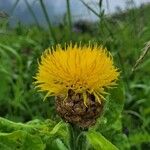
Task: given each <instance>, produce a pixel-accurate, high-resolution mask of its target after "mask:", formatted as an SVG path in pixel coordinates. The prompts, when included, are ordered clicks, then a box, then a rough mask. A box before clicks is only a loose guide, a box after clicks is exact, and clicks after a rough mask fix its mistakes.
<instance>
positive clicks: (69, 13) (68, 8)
mask: <svg viewBox="0 0 150 150" xmlns="http://www.w3.org/2000/svg"><path fill="white" fill-rule="evenodd" d="M66 1H67V17H68V25H69V32H70V36H71V32H72V19H71V11H70V0H66Z"/></svg>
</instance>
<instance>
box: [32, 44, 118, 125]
mask: <svg viewBox="0 0 150 150" xmlns="http://www.w3.org/2000/svg"><path fill="white" fill-rule="evenodd" d="M118 76H119V72H118V71H117V68H115V66H114V64H113V59H112V56H111V54H110V53H109V52H108V51H107V50H106V49H105V48H103V47H102V46H100V47H98V46H97V45H95V46H94V47H92V46H91V45H88V46H83V47H82V46H78V45H77V44H76V45H74V46H72V44H70V45H68V46H67V47H66V48H64V49H63V48H62V47H61V46H60V45H57V46H56V51H54V49H52V50H51V49H47V50H46V51H45V52H44V53H43V55H42V57H41V62H40V63H39V66H38V72H37V74H36V77H35V79H36V81H35V83H36V87H38V88H39V89H40V90H41V91H46V92H47V94H46V96H45V97H47V96H55V97H56V99H55V103H56V105H55V106H56V110H57V112H58V114H59V115H60V116H61V117H62V118H63V119H64V120H65V121H67V122H70V123H73V124H76V125H77V126H79V127H82V128H88V127H90V126H91V125H94V124H95V122H96V119H97V118H98V117H99V115H100V114H101V112H102V109H103V104H104V103H103V99H104V97H103V94H105V93H106V92H105V88H108V87H112V86H114V85H115V84H116V83H115V82H116V80H117V78H118Z"/></svg>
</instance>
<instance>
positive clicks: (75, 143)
mask: <svg viewBox="0 0 150 150" xmlns="http://www.w3.org/2000/svg"><path fill="white" fill-rule="evenodd" d="M69 133H70V139H69V140H70V141H69V144H70V150H85V146H86V144H85V140H86V138H85V136H84V130H83V129H81V128H79V127H77V126H76V125H73V124H69Z"/></svg>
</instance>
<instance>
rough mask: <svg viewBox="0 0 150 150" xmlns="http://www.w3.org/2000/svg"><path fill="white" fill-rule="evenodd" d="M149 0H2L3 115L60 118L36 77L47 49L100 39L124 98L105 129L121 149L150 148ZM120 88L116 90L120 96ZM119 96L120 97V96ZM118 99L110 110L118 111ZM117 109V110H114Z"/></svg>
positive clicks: (0, 102)
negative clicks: (115, 69) (37, 85)
mask: <svg viewBox="0 0 150 150" xmlns="http://www.w3.org/2000/svg"><path fill="white" fill-rule="evenodd" d="M149 2H150V0H55V1H53V0H0V116H1V117H5V118H7V119H10V120H13V121H22V122H27V121H30V120H32V119H36V118H38V119H42V120H44V119H47V118H51V119H53V120H56V121H57V120H59V119H60V118H59V117H58V116H57V115H56V113H55V108H54V98H53V97H51V98H47V101H45V102H43V101H42V100H43V97H44V95H43V94H41V93H37V91H36V90H35V88H34V85H33V81H34V79H33V77H34V76H35V73H36V71H37V61H38V60H39V59H40V56H41V54H42V52H43V51H44V49H46V48H47V47H51V46H55V45H56V44H57V43H60V44H62V46H63V45H64V44H65V43H66V42H70V41H72V43H76V42H77V43H79V42H80V41H82V44H88V43H89V41H91V43H92V44H94V43H98V44H99V45H100V44H102V45H104V46H105V47H107V49H108V50H109V51H110V52H111V53H112V55H113V56H114V61H115V64H116V66H118V67H119V68H120V71H121V78H120V81H121V82H122V84H123V87H124V93H125V98H124V99H125V100H124V101H125V104H124V110H123V112H122V114H121V115H117V116H115V115H114V116H113V115H112V116H111V117H113V119H112V120H115V119H116V118H117V117H118V116H119V119H118V118H117V121H116V122H115V125H114V126H113V127H112V128H113V129H112V130H111V131H109V132H108V134H106V132H105V133H103V134H105V137H107V138H108V139H109V140H110V141H111V142H112V143H114V144H115V145H117V147H119V148H120V149H123V150H124V149H133V150H139V149H143V150H148V149H150V134H149V133H150V117H149V116H150V94H149V93H150V68H149V66H150V54H149V48H150V3H149ZM120 95H121V94H120V93H119V92H118V98H119V96H120ZM116 99H117V97H116ZM120 109H121V107H120V106H119V105H117V106H116V107H114V108H113V109H111V111H116V112H119V110H120ZM112 114H113V113H112Z"/></svg>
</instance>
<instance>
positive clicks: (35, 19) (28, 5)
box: [25, 0, 40, 29]
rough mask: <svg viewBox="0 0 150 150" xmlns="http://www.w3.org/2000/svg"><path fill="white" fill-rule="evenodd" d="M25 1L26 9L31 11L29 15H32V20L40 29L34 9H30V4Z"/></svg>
mask: <svg viewBox="0 0 150 150" xmlns="http://www.w3.org/2000/svg"><path fill="white" fill-rule="evenodd" d="M25 3H26V5H27V7H28V10H29V11H30V13H31V15H32V17H33V19H34V21H35V23H36V25H37V27H38V28H39V29H40V24H39V22H38V19H37V17H36V15H35V13H34V11H33V10H32V7H31V6H30V4H29V2H28V0H25Z"/></svg>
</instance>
